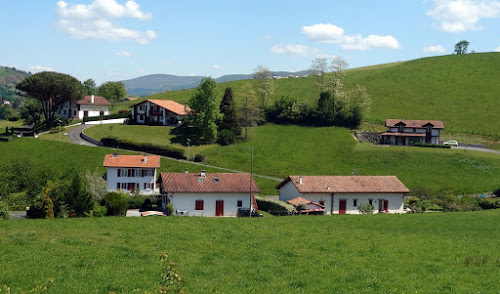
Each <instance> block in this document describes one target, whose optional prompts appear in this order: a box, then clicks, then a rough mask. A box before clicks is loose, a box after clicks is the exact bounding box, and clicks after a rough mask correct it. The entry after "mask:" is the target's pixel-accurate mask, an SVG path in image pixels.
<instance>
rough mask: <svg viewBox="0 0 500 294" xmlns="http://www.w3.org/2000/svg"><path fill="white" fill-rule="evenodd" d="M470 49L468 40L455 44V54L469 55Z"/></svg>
mask: <svg viewBox="0 0 500 294" xmlns="http://www.w3.org/2000/svg"><path fill="white" fill-rule="evenodd" d="M468 47H469V42H468V41H466V40H462V41H460V42H458V43H456V44H455V53H456V54H467V48H468Z"/></svg>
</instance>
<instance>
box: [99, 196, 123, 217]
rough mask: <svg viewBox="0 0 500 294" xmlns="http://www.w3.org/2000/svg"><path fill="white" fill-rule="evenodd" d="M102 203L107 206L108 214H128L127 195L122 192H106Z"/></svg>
mask: <svg viewBox="0 0 500 294" xmlns="http://www.w3.org/2000/svg"><path fill="white" fill-rule="evenodd" d="M102 205H104V206H106V208H107V210H108V212H107V215H118V216H125V215H126V214H127V207H128V203H127V196H125V195H124V194H122V193H117V192H109V193H106V194H104V196H103V197H102Z"/></svg>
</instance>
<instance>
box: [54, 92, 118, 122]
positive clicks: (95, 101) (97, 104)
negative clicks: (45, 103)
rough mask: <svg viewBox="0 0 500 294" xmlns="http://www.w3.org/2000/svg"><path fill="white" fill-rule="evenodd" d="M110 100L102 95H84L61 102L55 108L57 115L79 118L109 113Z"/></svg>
mask: <svg viewBox="0 0 500 294" xmlns="http://www.w3.org/2000/svg"><path fill="white" fill-rule="evenodd" d="M110 106H111V102H109V101H108V100H106V98H104V97H102V96H94V95H90V96H85V97H83V99H80V100H78V101H76V102H75V101H66V102H63V103H62V104H61V105H59V107H58V108H57V115H59V117H65V118H66V117H67V118H79V119H83V118H84V117H92V116H103V115H109V107H110Z"/></svg>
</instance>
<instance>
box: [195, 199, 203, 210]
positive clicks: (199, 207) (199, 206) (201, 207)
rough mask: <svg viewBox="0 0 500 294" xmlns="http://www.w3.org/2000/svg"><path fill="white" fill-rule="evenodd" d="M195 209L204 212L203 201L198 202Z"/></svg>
mask: <svg viewBox="0 0 500 294" xmlns="http://www.w3.org/2000/svg"><path fill="white" fill-rule="evenodd" d="M195 209H196V210H203V200H196V202H195Z"/></svg>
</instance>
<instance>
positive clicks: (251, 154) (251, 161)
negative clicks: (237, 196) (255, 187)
mask: <svg viewBox="0 0 500 294" xmlns="http://www.w3.org/2000/svg"><path fill="white" fill-rule="evenodd" d="M252 179H253V147H250V212H249V217H252V204H253V201H252V200H253V197H252Z"/></svg>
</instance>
